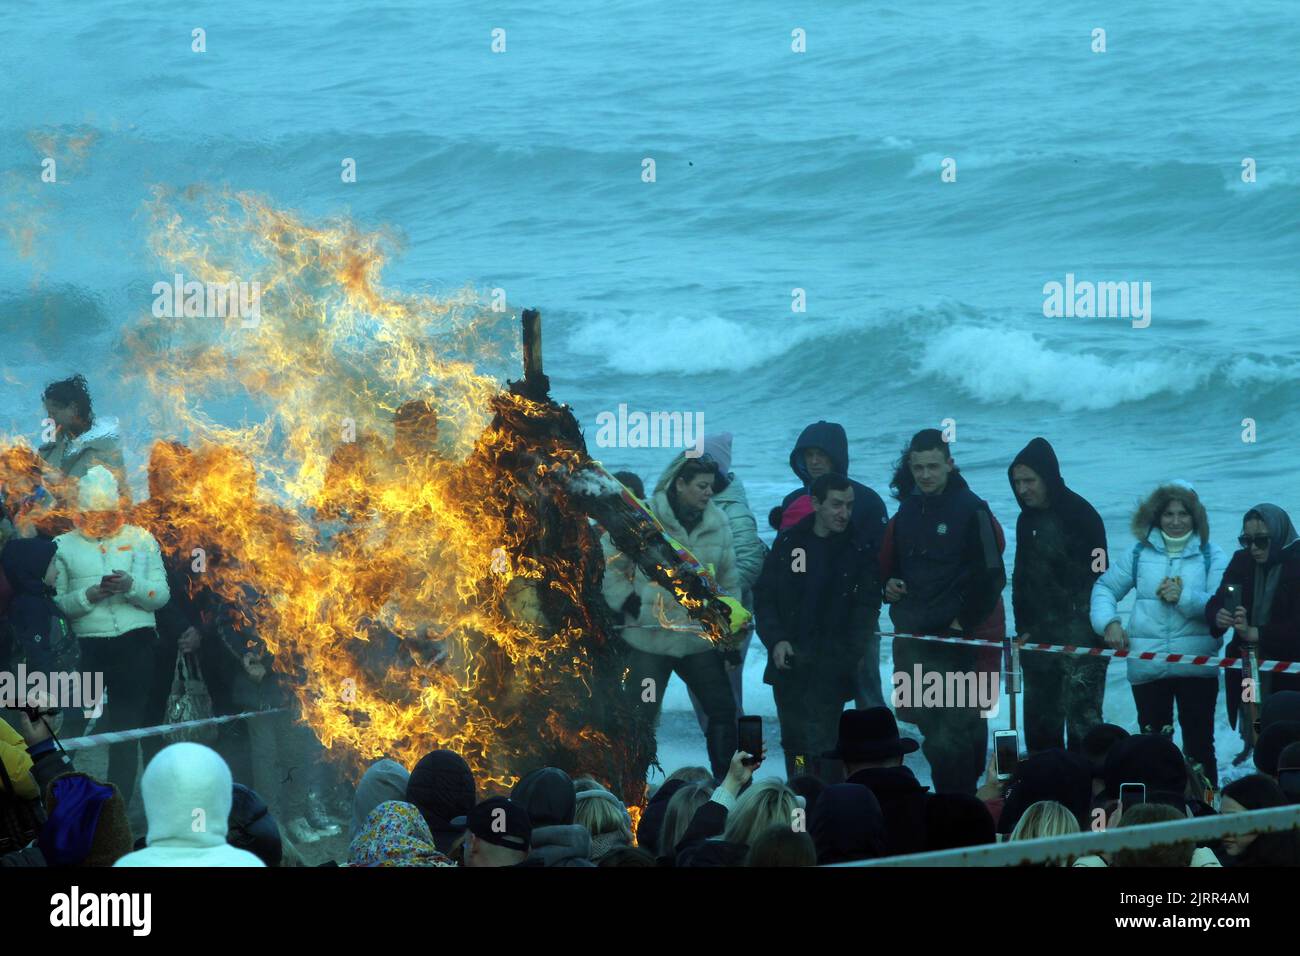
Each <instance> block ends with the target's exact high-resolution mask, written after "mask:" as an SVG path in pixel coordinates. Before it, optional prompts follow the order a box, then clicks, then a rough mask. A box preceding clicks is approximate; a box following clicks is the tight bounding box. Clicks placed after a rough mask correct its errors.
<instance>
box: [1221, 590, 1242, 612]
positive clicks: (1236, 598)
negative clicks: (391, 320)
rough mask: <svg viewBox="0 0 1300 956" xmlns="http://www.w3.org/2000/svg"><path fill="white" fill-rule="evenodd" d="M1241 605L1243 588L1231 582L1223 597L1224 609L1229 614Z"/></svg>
mask: <svg viewBox="0 0 1300 956" xmlns="http://www.w3.org/2000/svg"><path fill="white" fill-rule="evenodd" d="M1239 607H1241V590H1240V589H1239V588H1238V587H1237V585H1235V584H1229V585H1228V587H1227V588H1226V593H1225V594H1224V597H1223V609H1224V610H1225V611H1227V612H1228V613H1229V614H1233V613H1235V612H1236V610H1237V608H1239Z"/></svg>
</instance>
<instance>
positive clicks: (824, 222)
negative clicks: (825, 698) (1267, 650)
mask: <svg viewBox="0 0 1300 956" xmlns="http://www.w3.org/2000/svg"><path fill="white" fill-rule="evenodd" d="M1116 6H1117V5H1116ZM920 7H921V5H915V4H899V5H882V4H877V3H848V2H832V3H824V4H819V5H816V6H815V7H814V8H812V9H802V8H795V7H793V6H792V5H790V4H786V3H773V2H767V0H754V2H747V3H745V4H736V3H731V4H717V5H705V4H680V3H658V2H657V3H650V2H601V3H589V2H568V3H559V4H549V5H543V4H536V5H533V4H495V5H493V6H492V7H491V9H490V10H486V9H485V10H480V9H478V8H477V6H476V5H463V6H462V5H451V4H441V3H425V2H420V3H416V2H409V3H386V4H375V5H363V4H354V3H342V2H333V3H329V2H327V3H311V4H307V3H291V2H290V3H278V4H274V5H266V4H254V3H249V2H220V3H216V2H214V3H195V4H187V5H186V10H185V12H184V13H183V14H182V13H180V12H178V11H177V9H175V5H174V4H167V3H149V2H139V0H130V2H126V0H120V2H119V0H112V2H92V3H82V4H75V5H63V6H50V5H47V4H23V3H9V4H6V5H5V7H4V9H3V11H0V34H2V35H3V40H4V42H3V43H2V44H0V50H2V51H3V52H2V53H0V91H2V92H3V100H2V102H3V103H4V110H3V113H2V114H0V115H2V116H3V120H2V125H3V135H0V189H3V195H4V200H5V206H4V209H5V217H4V218H5V221H6V229H5V230H4V231H3V235H4V236H5V238H4V240H3V242H4V248H5V253H6V254H5V255H3V256H0V330H2V331H3V336H0V341H3V359H2V361H3V376H2V378H3V381H2V382H0V430H5V431H8V432H9V433H11V434H12V433H19V432H21V433H25V434H28V435H32V434H34V432H35V431H36V429H37V428H38V427H39V424H38V423H39V418H40V416H41V411H40V406H39V402H38V395H39V388H40V386H41V385H42V384H43V383H44V382H45V381H46V380H48V379H50V378H52V377H54V376H56V375H62V374H65V373H67V372H70V371H72V370H74V369H80V370H82V371H84V372H85V373H86V374H87V375H88V376H89V377H90V379H91V382H92V385H93V387H94V390H95V394H96V401H97V406H98V407H99V408H101V409H102V410H104V411H107V412H111V413H115V414H118V415H121V416H123V418H124V419H125V420H126V421H127V423H128V430H129V432H130V435H131V439H132V443H133V447H132V451H133V452H134V457H133V461H134V462H135V463H136V464H137V465H138V464H139V463H140V462H141V460H142V457H141V454H140V452H141V451H142V450H143V448H144V447H145V445H144V443H145V441H146V439H147V438H148V436H147V435H146V434H145V433H144V429H143V428H142V427H140V426H139V425H138V424H133V422H135V420H136V419H137V418H141V417H142V416H141V415H140V412H141V411H142V409H141V398H140V394H139V389H138V388H134V387H132V386H131V385H130V384H129V383H126V382H124V381H123V379H122V377H121V376H122V373H123V372H124V371H125V368H124V365H125V360H124V358H123V353H122V352H121V351H120V350H119V349H118V348H117V344H118V341H119V336H120V330H121V329H122V328H123V326H124V325H126V324H127V323H129V322H130V321H132V319H133V317H134V316H138V315H140V314H142V313H143V312H145V311H147V309H148V306H149V303H150V302H151V296H150V295H149V293H148V289H149V286H150V285H151V284H152V282H154V281H156V280H157V279H158V278H159V277H160V276H167V275H169V272H168V270H167V269H166V267H165V265H164V264H161V263H159V262H158V261H157V260H155V259H154V258H153V257H152V255H151V254H150V252H149V250H148V248H147V245H146V243H145V241H144V240H145V230H146V227H147V222H146V220H145V218H144V217H143V216H142V215H141V209H142V204H143V203H144V201H145V200H146V199H147V197H148V196H149V190H150V187H151V186H152V185H154V184H163V185H169V186H177V187H180V186H185V185H189V184H206V185H209V186H214V187H218V186H228V187H230V188H232V189H239V190H244V189H248V190H255V191H258V192H261V193H263V194H265V195H266V196H268V197H269V198H270V200H271V201H272V202H273V203H275V204H276V205H279V206H283V207H286V208H291V209H295V210H298V211H300V212H301V213H302V214H304V215H306V216H308V217H327V216H332V215H337V214H346V215H350V216H352V217H354V218H355V219H356V220H357V221H358V222H360V223H361V224H362V225H364V226H367V227H373V228H380V227H384V228H390V229H392V230H394V232H395V233H396V234H397V235H398V236H400V238H401V252H400V254H399V255H398V256H397V257H396V258H395V259H394V260H393V261H392V263H391V265H390V266H389V269H388V271H387V273H386V281H387V282H388V283H389V284H390V285H391V286H393V287H394V288H398V289H416V288H419V289H434V290H436V289H456V288H459V287H461V286H463V285H464V284H465V283H472V284H474V285H476V286H477V287H479V288H482V289H490V288H494V287H501V288H504V289H505V290H506V291H507V293H508V295H509V299H510V302H511V304H512V305H514V306H516V307H518V306H535V307H538V308H540V309H542V311H543V313H544V315H545V316H546V322H547V326H546V345H547V354H546V362H547V370H548V372H549V373H550V374H551V376H552V379H553V383H554V394H555V395H556V396H557V397H558V398H560V399H561V400H563V401H567V402H569V403H570V404H571V405H573V407H574V409H575V411H576V413H577V414H578V416H579V418H580V420H581V421H582V422H583V423H584V425H585V426H586V428H587V431H588V435H589V437H590V436H593V435H594V433H595V428H596V416H597V415H598V414H599V413H600V412H602V411H612V410H615V409H617V407H618V405H619V404H620V403H626V404H628V406H629V407H630V408H632V409H643V410H647V411H649V410H682V411H686V410H690V411H701V412H703V413H704V414H705V420H706V427H707V428H708V429H709V430H715V431H716V430H724V429H725V430H729V431H732V432H734V433H735V435H736V444H735V453H736V457H735V466H736V469H737V471H738V472H740V473H741V474H742V475H743V476H744V478H745V480H746V483H747V485H748V487H749V490H750V494H751V499H752V503H753V505H754V507H755V510H756V511H758V512H759V513H760V515H762V514H764V513H765V512H766V510H767V509H768V508H769V507H771V505H773V504H775V503H776V501H777V500H779V497H780V495H781V494H783V493H784V492H785V491H786V490H788V488H789V487H790V484H791V480H792V476H791V475H790V473H789V470H788V466H787V464H786V459H787V456H788V451H789V448H790V446H791V444H792V443H793V440H794V438H795V436H796V435H797V433H798V431H799V430H800V428H801V427H802V426H803V425H804V424H806V423H807V422H809V421H813V420H816V419H817V418H821V417H826V418H831V419H835V420H838V421H841V422H843V423H844V424H845V425H846V427H847V428H848V430H849V435H850V440H851V450H852V455H853V459H854V466H853V469H852V470H853V474H854V476H855V477H857V478H858V479H859V480H862V481H865V482H866V483H868V484H871V485H873V486H875V487H876V488H877V489H879V490H881V491H882V492H883V491H884V486H885V484H886V482H887V478H888V475H889V471H890V463H891V461H892V459H893V457H894V456H895V455H896V453H897V449H898V447H899V446H900V445H901V443H902V442H903V441H904V440H905V439H906V437H907V436H908V435H910V434H911V433H912V432H913V431H915V430H916V429H918V428H920V427H925V426H932V425H937V424H938V423H939V422H940V421H941V420H942V419H945V418H952V419H954V420H955V421H956V423H957V443H956V445H955V446H954V454H955V457H956V459H957V461H958V463H959V464H960V465H961V466H962V467H963V470H964V471H965V472H966V473H967V474H968V476H969V478H970V480H971V483H972V486H973V487H974V488H975V490H976V491H977V492H978V493H980V494H982V495H983V496H985V497H986V498H988V499H989V501H990V503H991V504H992V506H993V509H994V512H995V514H997V515H998V517H999V518H1000V519H1001V520H1002V522H1003V524H1004V526H1006V527H1007V528H1008V530H1010V529H1011V527H1012V526H1013V525H1014V520H1015V516H1016V513H1017V509H1016V506H1015V504H1014V502H1013V500H1012V497H1011V492H1010V488H1009V487H1008V485H1007V483H1006V480H1005V477H1004V476H1005V469H1006V466H1007V463H1008V462H1009V461H1010V459H1011V457H1012V456H1013V455H1014V454H1015V452H1016V451H1018V450H1019V449H1020V448H1021V447H1022V446H1023V445H1024V443H1025V442H1026V441H1027V440H1028V439H1029V438H1030V437H1032V436H1033V435H1035V434H1043V435H1046V436H1047V437H1048V438H1049V439H1051V440H1052V441H1053V443H1054V444H1055V445H1056V447H1057V450H1058V453H1059V454H1060V457H1061V459H1062V463H1063V468H1064V473H1065V476H1066V479H1067V481H1069V482H1070V483H1071V484H1072V485H1073V486H1075V488H1076V489H1077V490H1079V491H1080V492H1082V493H1083V494H1084V495H1085V496H1087V497H1089V498H1090V499H1091V500H1092V501H1093V502H1094V504H1095V505H1096V506H1097V508H1098V510H1099V511H1100V512H1101V513H1102V515H1103V516H1104V517H1105V519H1106V521H1107V524H1108V528H1109V531H1110V533H1111V534H1112V536H1115V538H1116V539H1117V540H1126V539H1127V531H1126V528H1127V523H1128V517H1129V514H1130V512H1131V510H1132V508H1133V505H1134V503H1135V501H1136V499H1137V498H1138V497H1139V496H1140V495H1142V494H1143V493H1144V492H1145V491H1147V490H1148V489H1149V488H1150V487H1151V486H1152V485H1153V484H1154V483H1156V482H1157V481H1159V480H1161V479H1164V478H1168V477H1175V476H1177V477H1184V478H1187V479H1190V480H1192V481H1193V482H1194V483H1195V484H1196V485H1197V487H1198V489H1199V490H1200V491H1201V494H1202V497H1203V498H1204V500H1205V501H1206V503H1207V506H1208V507H1209V509H1210V514H1211V521H1212V534H1213V538H1214V539H1215V541H1216V542H1218V543H1219V544H1220V545H1222V546H1224V547H1225V548H1231V547H1232V540H1233V538H1234V537H1235V534H1236V533H1237V530H1238V524H1237V523H1238V521H1239V520H1240V515H1241V513H1242V512H1244V511H1245V510H1246V509H1247V508H1248V507H1250V506H1251V505H1253V504H1255V503H1256V502H1257V501H1259V500H1260V499H1265V500H1273V501H1276V502H1277V503H1279V504H1281V505H1282V506H1283V507H1288V508H1290V509H1291V510H1292V512H1293V514H1300V500H1297V498H1296V493H1297V488H1298V487H1300V485H1297V483H1296V481H1295V476H1294V473H1295V466H1296V464H1297V461H1298V460H1300V453H1297V450H1296V442H1295V436H1294V433H1293V432H1292V431H1291V429H1290V427H1289V426H1290V423H1291V422H1292V421H1294V419H1295V416H1296V415H1297V413H1300V387H1298V386H1297V377H1298V374H1297V373H1300V335H1298V334H1297V321H1298V317H1297V311H1296V308H1297V301H1300V295H1298V293H1300V273H1298V270H1297V262H1298V256H1300V237H1298V234H1297V229H1296V212H1295V211H1296V208H1297V207H1296V198H1297V192H1298V191H1300V129H1298V126H1300V124H1298V122H1297V117H1296V112H1295V107H1296V104H1297V103H1298V102H1300V70H1298V69H1297V68H1296V61H1295V51H1296V50H1297V49H1300V22H1298V21H1300V18H1298V17H1297V12H1296V8H1295V6H1294V4H1291V3H1284V2H1256V3H1252V4H1248V5H1245V6H1244V7H1240V8H1238V7H1232V8H1227V7H1223V6H1222V5H1221V4H1217V3H1211V2H1188V3H1182V4H1178V5H1173V6H1169V7H1164V8H1158V9H1148V10H1140V9H1134V10H1128V9H1118V8H1117V9H1112V10H1106V9H1105V8H1104V7H1103V8H1101V9H1098V8H1097V7H1095V6H1094V5H1091V4H1082V3H1059V2H1058V3H1039V4H1014V5H1010V4H1002V3H996V2H968V3H961V4H956V3H947V4H937V5H924V9H921V8H920ZM194 27H202V28H203V29H204V30H206V34H207V52H206V53H203V54H196V53H193V52H191V49H190V46H191V34H190V31H191V29H192V28H194ZM1098 27H1099V28H1103V29H1104V30H1105V31H1106V46H1107V49H1106V52H1104V53H1094V52H1093V51H1092V49H1091V46H1092V43H1093V41H1092V31H1093V29H1094V28H1098ZM494 28H502V29H504V30H505V31H506V52H504V53H501V54H494V53H492V51H491V42H492V36H491V31H492V30H493V29H494ZM796 28H802V29H803V30H805V31H806V36H807V52H805V53H802V54H797V53H794V52H792V51H791V31H792V30H794V29H796ZM51 138H53V141H54V142H56V143H58V144H61V145H60V146H59V148H58V150H57V151H56V153H55V154H56V155H58V156H59V157H60V166H59V182H58V184H42V183H41V182H40V181H39V175H40V161H41V158H42V157H43V156H44V155H45V154H46V152H47V150H46V149H45V148H44V147H43V146H42V143H45V142H48V141H50V140H51ZM81 139H84V140H85V145H84V147H81V148H80V149H79V150H78V149H74V148H73V147H72V146H70V145H69V144H70V143H73V142H75V141H78V140H81ZM646 157H651V158H653V159H654V160H655V162H656V173H657V181H656V182H654V183H644V182H642V181H641V169H642V160H643V159H645V158H646ZM947 157H951V158H952V159H954V160H956V164H957V179H956V181H955V182H943V181H941V178H940V170H941V164H942V162H943V160H944V159H945V158H947ZM1245 157H1251V158H1253V159H1254V160H1255V162H1256V164H1257V181H1256V182H1254V183H1245V182H1243V181H1242V176H1241V173H1242V161H1243V158H1245ZM344 158H353V159H355V161H356V165H357V181H356V182H355V183H350V184H349V183H343V182H341V181H340V175H339V170H340V163H341V161H342V160H343V159H344ZM1067 273H1073V274H1075V275H1076V276H1077V277H1078V278H1080V279H1088V280H1093V281H1136V282H1150V283H1151V288H1152V295H1151V305H1152V313H1151V318H1152V321H1151V324H1150V326H1149V327H1148V328H1144V329H1136V328H1133V327H1132V325H1131V323H1130V322H1129V321H1128V320H1127V319H1122V318H1106V319H1102V318H1088V319H1084V318H1073V319H1066V318H1053V319H1048V318H1044V316H1043V311H1042V305H1043V298H1044V297H1043V286H1044V284H1045V283H1047V282H1051V281H1060V282H1063V281H1065V277H1066V274H1067ZM796 288H799V289H803V290H805V293H806V297H807V311H806V312H803V313H794V312H792V311H791V296H792V289H796ZM509 331H510V330H509V329H504V330H503V331H502V334H506V333H508V332H509ZM502 371H503V372H507V371H513V370H510V369H505V370H502ZM1245 418H1252V419H1254V420H1255V421H1256V423H1257V429H1258V440H1257V441H1256V442H1255V443H1243V442H1242V440H1241V431H1242V424H1241V423H1242V420H1243V419H1245ZM600 454H601V457H602V458H603V459H604V460H605V461H606V463H607V464H609V465H610V466H611V467H631V468H633V469H634V470H637V471H639V472H641V473H642V474H643V475H644V476H646V478H647V480H648V481H652V480H653V478H654V476H655V475H656V474H657V473H658V471H659V470H660V469H661V468H662V467H663V466H664V464H666V462H667V460H668V458H670V457H671V452H665V451H661V450H632V449H609V450H601V452H600ZM1009 558H1010V555H1009V554H1008V559H1009Z"/></svg>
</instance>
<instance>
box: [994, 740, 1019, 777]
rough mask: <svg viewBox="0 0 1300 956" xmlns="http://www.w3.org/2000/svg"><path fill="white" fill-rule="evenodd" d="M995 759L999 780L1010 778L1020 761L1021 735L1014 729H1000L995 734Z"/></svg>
mask: <svg viewBox="0 0 1300 956" xmlns="http://www.w3.org/2000/svg"><path fill="white" fill-rule="evenodd" d="M993 759H994V762H995V764H996V766H997V777H998V779H999V780H1010V779H1011V776H1012V774H1014V773H1015V772H1016V764H1017V763H1018V762H1019V761H1020V735H1019V734H1018V733H1016V731H1014V730H999V731H997V732H996V733H994V734H993Z"/></svg>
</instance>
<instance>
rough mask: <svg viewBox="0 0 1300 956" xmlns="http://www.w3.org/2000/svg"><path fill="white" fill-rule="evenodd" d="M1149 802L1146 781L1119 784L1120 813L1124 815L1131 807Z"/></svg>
mask: <svg viewBox="0 0 1300 956" xmlns="http://www.w3.org/2000/svg"><path fill="white" fill-rule="evenodd" d="M1146 802H1147V785H1146V784H1145V783H1121V784H1120V785H1119V813H1120V816H1121V817H1122V816H1123V815H1124V811H1125V810H1127V809H1128V808H1129V807H1136V806H1137V805H1138V804H1139V803H1146Z"/></svg>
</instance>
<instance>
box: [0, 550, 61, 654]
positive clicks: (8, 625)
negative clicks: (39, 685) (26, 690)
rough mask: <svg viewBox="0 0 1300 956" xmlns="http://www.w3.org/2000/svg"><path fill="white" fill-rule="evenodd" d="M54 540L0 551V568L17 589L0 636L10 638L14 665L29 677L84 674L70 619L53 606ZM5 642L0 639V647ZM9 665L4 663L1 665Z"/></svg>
mask: <svg viewBox="0 0 1300 956" xmlns="http://www.w3.org/2000/svg"><path fill="white" fill-rule="evenodd" d="M57 550H58V547H57V545H55V543H54V542H53V541H51V540H50V539H49V538H13V539H11V540H10V541H9V543H8V544H6V545H5V546H4V550H3V551H0V566H3V568H4V573H5V576H6V577H7V578H8V579H9V584H10V586H11V587H12V588H13V597H12V598H11V599H10V602H9V610H8V613H7V614H6V615H5V616H4V617H3V618H0V630H7V632H8V635H9V640H8V642H7V643H8V646H9V657H10V660H9V662H8V663H9V664H10V665H11V666H14V667H16V666H17V665H18V664H19V663H25V664H26V665H27V672H28V673H32V672H35V671H40V672H41V673H46V674H48V673H59V672H66V673H71V672H75V671H78V670H79V669H80V663H81V651H80V648H79V646H78V644H77V639H76V637H75V636H74V635H73V633H72V629H71V628H70V627H69V626H68V619H67V618H66V617H65V616H64V614H63V612H62V611H61V610H59V606H58V605H57V604H55V603H54V594H55V591H54V554H55V552H56V551H57ZM5 644H6V641H5V640H4V639H3V638H2V637H0V647H4V646H5ZM3 663H5V662H4V661H3V660H0V664H3Z"/></svg>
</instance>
